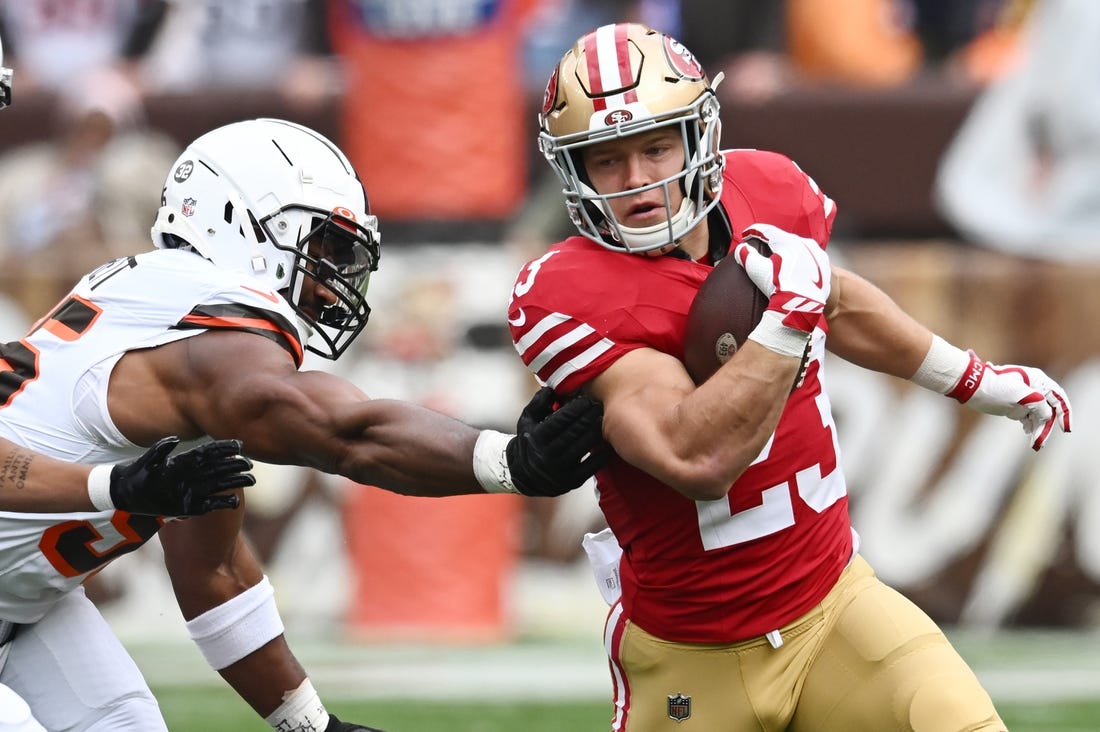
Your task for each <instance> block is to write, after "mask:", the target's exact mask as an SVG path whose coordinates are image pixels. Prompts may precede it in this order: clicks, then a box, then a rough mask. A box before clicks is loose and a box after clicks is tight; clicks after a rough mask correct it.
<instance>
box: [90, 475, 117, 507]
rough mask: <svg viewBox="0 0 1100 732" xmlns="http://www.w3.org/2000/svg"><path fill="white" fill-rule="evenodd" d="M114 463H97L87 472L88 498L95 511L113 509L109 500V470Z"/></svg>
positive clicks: (112, 503)
mask: <svg viewBox="0 0 1100 732" xmlns="http://www.w3.org/2000/svg"><path fill="white" fill-rule="evenodd" d="M114 469H115V466H114V465H97V466H95V467H94V468H92V472H90V473H88V498H89V500H91V502H92V505H93V506H95V510H97V511H114V510H115V504H114V502H113V501H112V500H111V471H112V470H114Z"/></svg>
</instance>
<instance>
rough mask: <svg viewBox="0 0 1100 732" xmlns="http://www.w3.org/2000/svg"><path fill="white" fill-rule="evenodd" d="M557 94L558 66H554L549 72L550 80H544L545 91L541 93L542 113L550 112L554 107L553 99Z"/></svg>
mask: <svg viewBox="0 0 1100 732" xmlns="http://www.w3.org/2000/svg"><path fill="white" fill-rule="evenodd" d="M557 96H558V68H557V67H556V66H555V67H554V73H552V74H550V80H549V81H547V82H546V91H544V92H543V93H542V113H543V115H547V114H550V110H551V109H553V108H554V99H556V98H557Z"/></svg>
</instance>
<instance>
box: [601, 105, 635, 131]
mask: <svg viewBox="0 0 1100 732" xmlns="http://www.w3.org/2000/svg"><path fill="white" fill-rule="evenodd" d="M632 119H634V115H633V114H631V113H630V110H629V109H616V110H615V111H613V112H608V114H607V116H606V117H604V118H603V123H604V124H605V125H607V126H608V127H610V126H612V125H621V124H623V123H624V122H629V121H630V120H632Z"/></svg>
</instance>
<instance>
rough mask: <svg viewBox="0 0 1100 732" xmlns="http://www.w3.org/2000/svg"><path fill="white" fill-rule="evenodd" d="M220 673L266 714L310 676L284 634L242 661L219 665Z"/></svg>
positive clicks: (262, 714)
mask: <svg viewBox="0 0 1100 732" xmlns="http://www.w3.org/2000/svg"><path fill="white" fill-rule="evenodd" d="M218 673H219V674H221V677H222V678H223V679H225V681H226V682H227V683H228V684H229V685H230V686H232V687H233V690H234V691H236V692H237V694H238V695H239V696H240V697H241V698H242V699H244V700H245V701H246V702H248V705H249V706H250V707H252V709H253V710H255V712H256V714H258V715H260V716H261V717H264V718H266V717H267V716H268V715H270V714H271V713H272V712H274V711H275V710H276V709H277V708H278V707H279V705H280V704H282V703H283V696H284V695H285V694H286V693H287V692H289V691H291V690H293V689H296V688H298V686H300V685H301V683H302V682H303V681H305V679H306V672H305V670H304V669H303V668H302V666H301V665H300V664H299V663H298V660H297V659H296V658H295V657H294V654H293V653H292V652H291V650H290V647H289V646H288V645H287V642H286V638H285V637H284V636H282V635H280V636H278V637H277V638H274V639H273V640H271V641H269V642H268V643H267V644H266V645H264V646H262V647H261V648H259V649H258V650H256V651H253V652H252V653H250V654H249V655H247V656H245V657H244V658H242V659H241V660H240V661H237V662H236V663H233V664H230V665H229V666H226V667H225V668H222V669H219V670H218Z"/></svg>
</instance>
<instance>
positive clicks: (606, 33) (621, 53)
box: [584, 23, 638, 112]
mask: <svg viewBox="0 0 1100 732" xmlns="http://www.w3.org/2000/svg"><path fill="white" fill-rule="evenodd" d="M628 29H629V26H628V25H627V24H626V23H616V24H615V25H604V26H600V27H599V28H597V29H596V30H594V31H593V32H591V33H589V34H588V35H587V36H585V39H584V52H585V53H584V55H585V57H586V58H587V59H588V80H589V83H590V84H591V87H592V94H593V96H595V99H593V100H592V106H593V109H594V110H595V111H597V112H600V111H603V110H605V109H607V107H608V104H609V103H610V104H613V105H615V106H621V105H624V104H628V103H630V102H636V101H638V91H637V90H636V89H631V90H630V91H628V92H625V93H620V94H613V95H610V96H606V97H605V96H603V95H604V92H605V91H607V90H615V89H622V88H623V87H624V86H626V85H628V84H633V83H634V78H633V75H632V74H631V69H630V44H629V42H628V41H627V30H628Z"/></svg>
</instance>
